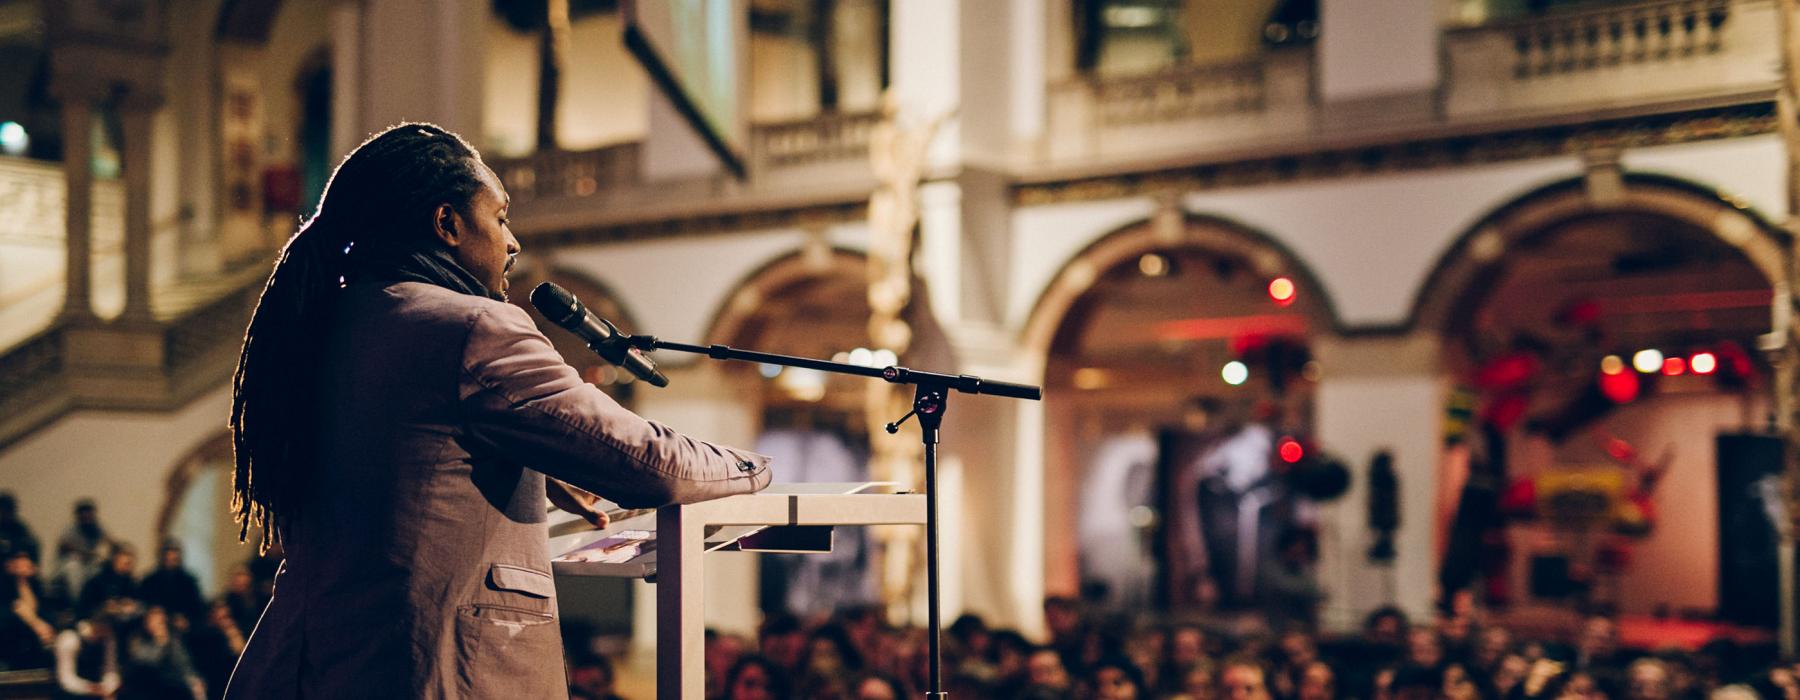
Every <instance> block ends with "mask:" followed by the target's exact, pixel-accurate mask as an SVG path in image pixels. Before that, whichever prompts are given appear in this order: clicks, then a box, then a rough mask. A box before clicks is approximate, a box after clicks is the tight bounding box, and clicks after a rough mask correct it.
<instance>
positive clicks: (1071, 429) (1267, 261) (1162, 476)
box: [1025, 212, 1341, 613]
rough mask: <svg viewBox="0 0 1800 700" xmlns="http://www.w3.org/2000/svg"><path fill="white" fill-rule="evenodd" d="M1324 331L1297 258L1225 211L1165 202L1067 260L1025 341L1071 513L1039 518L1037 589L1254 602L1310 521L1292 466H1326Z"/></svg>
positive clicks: (1053, 498)
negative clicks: (1315, 433)
mask: <svg viewBox="0 0 1800 700" xmlns="http://www.w3.org/2000/svg"><path fill="white" fill-rule="evenodd" d="M1335 325H1336V324H1335V318H1334V314H1333V312H1332V309H1331V304H1330V301H1329V299H1327V298H1326V297H1325V296H1324V294H1323V292H1322V289H1321V287H1320V286H1319V285H1318V284H1317V283H1316V281H1315V280H1314V278H1313V276H1312V275H1311V274H1310V272H1309V271H1308V270H1307V269H1306V268H1305V266H1304V265H1303V264H1301V263H1300V262H1299V261H1298V260H1296V259H1295V258H1293V257H1292V256H1291V255H1290V254H1288V253H1287V251H1285V250H1284V249H1282V248H1281V247H1280V246H1279V245H1277V244H1276V243H1275V242H1273V240H1272V239H1270V238H1268V237H1267V236H1265V235H1263V234H1261V233H1260V232H1257V231H1254V230H1252V229H1249V228H1247V227H1245V226H1242V225H1240V224H1237V223H1235V222H1231V221H1226V220H1222V219H1217V218H1211V217H1202V216H1192V215H1188V216H1183V215H1181V214H1179V213H1178V212H1166V213H1165V214H1163V215H1160V216H1158V217H1157V218H1156V219H1154V220H1152V221H1148V222H1141V223H1137V224H1133V225H1130V226H1127V227H1125V228H1122V229H1120V230H1118V231H1115V232H1113V233H1111V234H1109V235H1107V236H1106V237H1104V238H1102V239H1100V241H1099V242H1097V243H1095V244H1093V245H1092V246H1090V247H1089V248H1088V249H1087V250H1085V251H1083V252H1082V253H1081V254H1079V255H1077V256H1076V257H1075V258H1074V259H1073V260H1072V261H1071V262H1069V263H1068V264H1067V265H1066V266H1065V267H1064V268H1063V270H1062V272H1060V273H1059V274H1058V275H1057V277H1056V278H1055V280H1053V281H1052V283H1051V285H1050V287H1049V288H1048V289H1047V290H1046V292H1045V293H1044V295H1043V296H1042V298H1041V299H1040V301H1039V303H1038V305H1037V308H1036V310H1035V311H1034V313H1033V316H1032V318H1031V320H1030V322H1029V323H1028V325H1027V329H1026V336H1025V341H1026V342H1025V345H1026V346H1027V348H1030V349H1033V350H1038V351H1041V352H1043V353H1045V356H1046V357H1047V361H1046V364H1045V376H1044V389H1045V397H1046V401H1045V406H1044V410H1045V431H1044V432H1045V434H1046V435H1047V441H1048V442H1047V444H1046V446H1045V471H1046V474H1045V479H1044V483H1045V501H1046V512H1049V513H1075V514H1076V516H1075V518H1073V519H1072V520H1062V519H1052V520H1051V521H1050V522H1047V523H1046V527H1047V528H1048V532H1047V534H1046V550H1047V551H1046V569H1047V571H1046V590H1047V592H1049V593H1051V594H1053V595H1057V594H1060V595H1076V594H1080V595H1082V596H1083V597H1085V598H1087V599H1089V600H1090V601H1092V602H1093V603H1095V604H1097V605H1099V606H1100V607H1102V608H1103V609H1111V610H1115V611H1143V610H1148V609H1158V608H1173V609H1176V610H1180V611H1188V612H1196V613H1198V612H1206V611H1223V610H1233V609H1247V608H1249V607H1251V606H1252V602H1253V601H1254V600H1255V599H1256V598H1257V594H1256V588H1257V585H1258V584H1257V574H1256V571H1257V567H1258V566H1260V565H1261V562H1263V561H1265V560H1266V559H1267V558H1268V556H1269V555H1271V554H1272V550H1273V548H1275V547H1276V546H1277V545H1278V544H1279V543H1280V542H1281V541H1283V539H1284V538H1286V537H1289V536H1290V535H1289V534H1284V533H1292V536H1294V537H1299V536H1300V535H1301V534H1302V533H1311V532H1313V531H1314V529H1315V528H1316V524H1317V519H1316V516H1315V515H1314V514H1313V513H1312V512H1311V503H1312V498H1311V497H1309V496H1306V495H1305V494H1303V493H1302V492H1301V490H1300V489H1297V488H1294V486H1295V484H1296V483H1297V482H1295V481H1294V480H1293V479H1291V478H1290V476H1292V475H1297V474H1299V473H1301V470H1306V473H1308V474H1312V473H1314V472H1312V471H1311V470H1313V469H1314V468H1322V467H1323V465H1324V463H1323V462H1322V461H1320V460H1319V457H1320V454H1319V452H1318V451H1317V449H1316V447H1317V446H1316V445H1314V444H1313V443H1312V440H1311V438H1310V435H1311V433H1312V423H1311V421H1312V395H1313V385H1314V383H1315V382H1316V380H1317V376H1318V375H1317V371H1318V370H1317V366H1316V364H1314V363H1312V362H1311V349H1310V347H1311V340H1312V339H1313V338H1315V337H1316V336H1317V335H1318V334H1321V333H1330V332H1332V331H1333V330H1334V328H1335ZM1284 456H1285V457H1286V458H1288V459H1284ZM1290 460H1291V461H1290ZM1339 488H1340V489H1341V487H1339Z"/></svg>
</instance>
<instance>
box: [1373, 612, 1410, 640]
mask: <svg viewBox="0 0 1800 700" xmlns="http://www.w3.org/2000/svg"><path fill="white" fill-rule="evenodd" d="M1408 627H1409V625H1408V624H1407V620H1406V613H1404V612H1401V611H1400V609H1399V608H1396V607H1393V606H1388V607H1384V608H1378V609H1376V610H1375V611H1374V612H1371V613H1369V616H1368V617H1367V618H1365V619H1364V620H1363V639H1365V640H1367V641H1369V642H1373V643H1375V644H1384V645H1387V646H1393V647H1398V646H1400V645H1401V644H1402V643H1404V642H1405V641H1406V632H1407V629H1408Z"/></svg>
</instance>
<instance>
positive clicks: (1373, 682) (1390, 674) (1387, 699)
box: [1369, 666, 1399, 700]
mask: <svg viewBox="0 0 1800 700" xmlns="http://www.w3.org/2000/svg"><path fill="white" fill-rule="evenodd" d="M1398 673H1399V669H1398V668H1396V667H1393V666H1383V667H1381V668H1380V669H1379V670H1377V671H1375V675H1374V676H1372V677H1370V678H1369V697H1370V698H1372V700H1394V676H1395V675H1397V674H1398Z"/></svg>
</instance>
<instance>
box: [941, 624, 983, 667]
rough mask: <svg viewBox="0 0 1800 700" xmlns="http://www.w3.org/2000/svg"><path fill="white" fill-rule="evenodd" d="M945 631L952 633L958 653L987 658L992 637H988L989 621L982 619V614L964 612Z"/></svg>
mask: <svg viewBox="0 0 1800 700" xmlns="http://www.w3.org/2000/svg"><path fill="white" fill-rule="evenodd" d="M944 631H945V632H948V633H949V634H950V640H951V642H953V643H954V644H955V645H956V650H957V653H960V654H963V655H966V656H971V657H976V658H981V659H986V658H987V655H988V644H989V643H990V638H989V637H988V627H987V623H986V622H983V621H982V619H981V616H979V615H975V614H972V613H963V614H962V615H960V616H958V617H957V618H956V621H955V622H952V623H950V627H949V629H946V630H944Z"/></svg>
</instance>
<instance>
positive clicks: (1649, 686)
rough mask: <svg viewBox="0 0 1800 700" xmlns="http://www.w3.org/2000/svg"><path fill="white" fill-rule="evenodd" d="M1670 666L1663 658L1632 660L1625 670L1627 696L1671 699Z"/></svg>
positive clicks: (1646, 698) (1633, 698)
mask: <svg viewBox="0 0 1800 700" xmlns="http://www.w3.org/2000/svg"><path fill="white" fill-rule="evenodd" d="M1670 680H1671V679H1670V678H1669V667H1668V665H1666V664H1664V663H1663V662H1662V660H1661V659H1655V658H1643V659H1638V660H1636V661H1633V662H1631V666H1630V667H1629V668H1627V669H1626V671H1625V697H1626V698H1629V699H1630V700H1669V695H1670V692H1671V690H1672V688H1671V687H1670V686H1671V684H1670Z"/></svg>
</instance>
